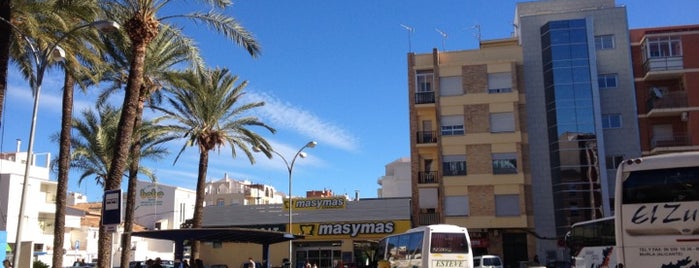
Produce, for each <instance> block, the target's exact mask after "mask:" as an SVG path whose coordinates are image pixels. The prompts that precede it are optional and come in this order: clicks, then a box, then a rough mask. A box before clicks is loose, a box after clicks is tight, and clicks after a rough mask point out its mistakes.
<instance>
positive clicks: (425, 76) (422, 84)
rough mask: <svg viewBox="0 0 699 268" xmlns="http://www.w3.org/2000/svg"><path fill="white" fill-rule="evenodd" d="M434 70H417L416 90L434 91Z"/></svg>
mask: <svg viewBox="0 0 699 268" xmlns="http://www.w3.org/2000/svg"><path fill="white" fill-rule="evenodd" d="M433 79H434V78H433V75H432V70H429V71H418V72H417V88H416V89H415V91H416V92H432V91H434V90H433V89H432V81H433Z"/></svg>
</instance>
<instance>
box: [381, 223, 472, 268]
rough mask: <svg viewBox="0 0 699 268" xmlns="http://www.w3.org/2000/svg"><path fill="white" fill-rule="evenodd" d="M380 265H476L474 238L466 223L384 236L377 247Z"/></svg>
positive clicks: (462, 267)
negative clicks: (471, 236) (471, 237)
mask: <svg viewBox="0 0 699 268" xmlns="http://www.w3.org/2000/svg"><path fill="white" fill-rule="evenodd" d="M377 258H378V260H379V267H390V268H439V267H448V268H472V267H473V251H471V239H470V238H469V235H468V230H467V229H466V228H465V227H460V226H456V225H449V224H434V225H427V226H421V227H416V228H413V229H410V230H408V231H406V232H405V233H402V234H396V235H391V236H387V237H384V238H383V239H381V241H379V248H378V250H377Z"/></svg>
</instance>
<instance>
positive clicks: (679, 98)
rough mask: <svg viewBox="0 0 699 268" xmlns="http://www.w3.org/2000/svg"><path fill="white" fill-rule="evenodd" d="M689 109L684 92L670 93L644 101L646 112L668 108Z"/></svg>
mask: <svg viewBox="0 0 699 268" xmlns="http://www.w3.org/2000/svg"><path fill="white" fill-rule="evenodd" d="M686 107H689V103H688V102H687V92H686V91H672V92H669V93H667V94H665V95H663V96H662V97H660V98H658V97H651V98H649V99H648V100H646V108H647V109H648V112H650V111H652V110H653V109H670V108H686Z"/></svg>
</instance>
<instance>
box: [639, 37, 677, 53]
mask: <svg viewBox="0 0 699 268" xmlns="http://www.w3.org/2000/svg"><path fill="white" fill-rule="evenodd" d="M644 48H645V49H646V55H645V56H646V57H648V58H665V57H679V56H682V46H681V44H680V37H679V36H672V37H671V36H663V37H649V38H648V39H647V41H646V45H645V46H644Z"/></svg>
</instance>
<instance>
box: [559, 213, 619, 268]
mask: <svg viewBox="0 0 699 268" xmlns="http://www.w3.org/2000/svg"><path fill="white" fill-rule="evenodd" d="M566 246H568V248H569V249H570V256H571V267H576V268H590V267H600V268H603V267H616V265H617V260H616V252H615V251H616V237H615V236H614V217H606V218H601V219H596V220H589V221H583V222H577V223H574V224H573V225H572V226H571V227H570V231H569V232H568V234H566Z"/></svg>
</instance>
